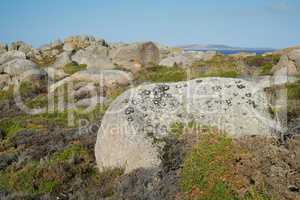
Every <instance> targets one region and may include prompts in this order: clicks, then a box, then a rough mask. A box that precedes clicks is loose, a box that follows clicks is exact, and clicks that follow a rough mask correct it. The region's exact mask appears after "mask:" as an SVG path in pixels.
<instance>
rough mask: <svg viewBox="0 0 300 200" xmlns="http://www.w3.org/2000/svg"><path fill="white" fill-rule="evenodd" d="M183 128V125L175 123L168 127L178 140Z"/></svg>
mask: <svg viewBox="0 0 300 200" xmlns="http://www.w3.org/2000/svg"><path fill="white" fill-rule="evenodd" d="M184 127H185V126H184V124H183V123H180V122H175V123H173V124H171V126H170V129H171V133H172V134H174V135H175V136H176V137H177V138H179V137H180V136H182V134H183V129H184Z"/></svg>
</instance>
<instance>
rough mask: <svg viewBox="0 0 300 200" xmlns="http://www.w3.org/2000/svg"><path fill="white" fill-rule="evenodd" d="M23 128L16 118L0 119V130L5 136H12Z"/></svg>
mask: <svg viewBox="0 0 300 200" xmlns="http://www.w3.org/2000/svg"><path fill="white" fill-rule="evenodd" d="M23 129H24V126H23V125H22V124H21V123H20V122H19V121H16V120H11V119H6V120H2V121H0V130H1V131H3V133H4V136H5V137H6V138H10V137H12V136H14V135H15V134H16V133H17V132H19V131H21V130H23Z"/></svg>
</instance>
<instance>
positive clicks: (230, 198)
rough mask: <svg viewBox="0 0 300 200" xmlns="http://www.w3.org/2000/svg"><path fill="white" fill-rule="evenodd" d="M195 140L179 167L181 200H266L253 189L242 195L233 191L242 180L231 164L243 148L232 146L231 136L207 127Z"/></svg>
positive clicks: (233, 144) (266, 199) (264, 196)
mask: <svg viewBox="0 0 300 200" xmlns="http://www.w3.org/2000/svg"><path fill="white" fill-rule="evenodd" d="M203 130H204V129H203ZM198 134H199V133H198ZM197 141H198V143H196V145H194V147H193V148H192V150H191V151H189V152H187V154H186V156H185V159H184V161H183V165H182V169H181V174H180V175H181V176H180V187H181V191H182V193H183V197H184V199H197V200H268V199H269V198H268V197H267V196H266V195H265V194H264V193H261V192H258V191H257V190H256V189H255V188H253V189H252V190H250V191H248V193H246V195H245V196H239V194H238V193H237V190H236V189H237V188H240V186H241V185H243V184H244V183H243V182H240V181H241V177H240V176H241V175H240V174H237V173H238V170H237V168H235V163H236V158H237V157H239V155H240V154H243V153H242V152H243V150H242V149H239V148H238V147H236V146H235V143H234V141H233V139H231V138H229V137H227V136H226V135H225V134H222V133H219V132H218V131H217V130H215V129H212V128H208V129H207V131H206V132H204V131H202V133H200V135H198V140H197ZM244 153H245V152H244Z"/></svg>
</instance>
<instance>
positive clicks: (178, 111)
mask: <svg viewBox="0 0 300 200" xmlns="http://www.w3.org/2000/svg"><path fill="white" fill-rule="evenodd" d="M191 121H193V122H195V123H196V124H200V125H204V126H212V127H216V128H219V129H221V130H224V131H226V132H227V133H228V134H229V135H231V136H234V137H239V136H245V135H262V136H271V135H272V128H276V129H280V127H279V126H278V124H277V123H276V122H275V121H274V120H273V119H272V118H271V115H270V113H269V103H268V99H267V96H266V95H265V93H264V92H263V91H262V90H260V89H258V88H256V87H255V84H254V83H252V82H248V81H244V80H241V79H225V78H204V79H196V80H191V81H187V82H179V83H168V84H151V85H143V86H140V87H138V88H134V89H131V90H128V91H126V92H125V93H123V94H122V95H121V96H119V97H118V98H117V99H116V101H115V102H113V103H112V105H111V106H110V108H109V109H108V110H107V112H106V113H105V115H104V117H103V119H102V124H101V128H100V129H99V132H98V137H97V142H96V147H95V155H96V160H97V165H98V167H99V169H100V170H103V169H104V168H110V167H112V168H114V167H125V168H126V172H130V171H132V170H134V169H138V168H155V167H158V166H159V165H160V163H161V158H160V156H161V155H160V152H161V150H162V148H163V147H164V145H165V144H164V142H160V141H163V140H164V138H166V137H167V136H168V135H169V134H170V126H171V125H172V124H173V123H175V122H181V123H188V122H191ZM116 122H117V123H116Z"/></svg>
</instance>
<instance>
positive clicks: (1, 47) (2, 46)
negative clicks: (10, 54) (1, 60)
mask: <svg viewBox="0 0 300 200" xmlns="http://www.w3.org/2000/svg"><path fill="white" fill-rule="evenodd" d="M7 49H8V47H7V45H5V44H2V43H0V54H3V53H5V52H7Z"/></svg>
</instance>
